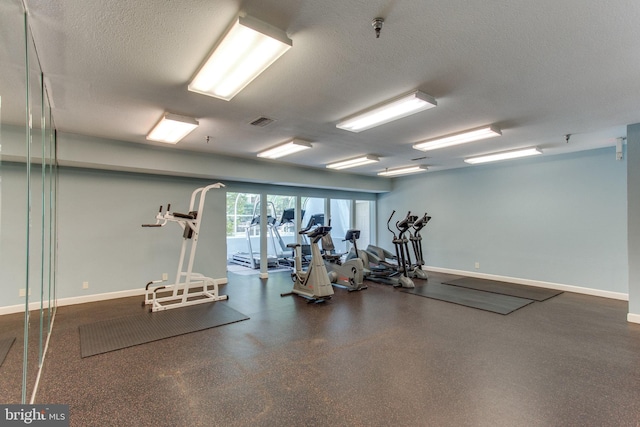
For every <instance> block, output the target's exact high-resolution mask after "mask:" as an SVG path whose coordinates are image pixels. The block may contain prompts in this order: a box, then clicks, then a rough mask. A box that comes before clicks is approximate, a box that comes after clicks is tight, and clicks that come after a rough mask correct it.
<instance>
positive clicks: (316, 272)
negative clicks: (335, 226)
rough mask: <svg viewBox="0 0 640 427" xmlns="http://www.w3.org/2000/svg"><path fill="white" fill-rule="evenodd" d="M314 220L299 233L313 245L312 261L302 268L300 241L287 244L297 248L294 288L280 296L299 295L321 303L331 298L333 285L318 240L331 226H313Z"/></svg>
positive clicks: (293, 273)
mask: <svg viewBox="0 0 640 427" xmlns="http://www.w3.org/2000/svg"><path fill="white" fill-rule="evenodd" d="M313 225H314V221H310V224H309V225H308V226H307V227H306V228H304V229H302V230H300V231H299V232H298V234H300V235H304V236H306V237H307V238H309V241H310V245H311V262H310V263H309V266H308V267H307V270H306V271H303V270H302V250H301V245H300V244H299V243H289V244H288V245H287V246H288V247H290V248H292V249H293V250H295V253H296V257H295V271H294V272H292V273H291V279H292V280H293V289H292V290H291V292H287V293H283V294H280V296H283V297H284V296H287V295H293V294H295V295H299V296H301V297H303V298H306V299H307V300H308V302H314V303H320V302H325V301H326V300H328V299H331V296H332V295H333V287H332V286H331V280H330V279H329V275H328V274H327V268H326V267H325V265H324V259H322V254H321V253H320V248H319V247H318V242H319V241H320V240H321V239H322V238H323V237H324V236H326V235H327V234H329V232H330V231H331V227H328V226H324V225H319V226H317V227H315V228H314V227H313Z"/></svg>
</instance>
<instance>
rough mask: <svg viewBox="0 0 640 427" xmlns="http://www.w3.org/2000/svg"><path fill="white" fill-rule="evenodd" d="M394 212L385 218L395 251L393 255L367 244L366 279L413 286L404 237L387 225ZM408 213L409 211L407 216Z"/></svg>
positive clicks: (406, 286)
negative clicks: (367, 267)
mask: <svg viewBox="0 0 640 427" xmlns="http://www.w3.org/2000/svg"><path fill="white" fill-rule="evenodd" d="M395 213H396V211H395V210H394V211H393V212H391V216H389V219H388V220H387V230H389V232H391V234H392V235H393V240H392V243H393V246H394V248H395V252H396V253H395V255H394V254H392V253H391V252H389V251H387V250H386V249H384V248H381V247H378V246H373V245H369V246H367V249H366V253H367V256H368V257H369V270H371V274H370V275H369V277H367V279H368V280H372V281H374V282H380V283H385V284H387V285H392V286H393V287H396V288H415V284H414V283H413V280H411V278H410V277H409V273H408V269H407V257H406V251H405V246H406V242H405V240H406V239H405V238H404V237H403V236H402V235H396V233H395V232H394V231H393V230H392V229H391V227H390V225H389V224H390V223H391V219H392V218H393V215H394V214H395ZM409 215H410V213H409V214H408V215H407V216H409ZM398 223H399V222H398ZM396 225H397V224H396Z"/></svg>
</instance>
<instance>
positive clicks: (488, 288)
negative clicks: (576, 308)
mask: <svg viewBox="0 0 640 427" xmlns="http://www.w3.org/2000/svg"><path fill="white" fill-rule="evenodd" d="M444 283H445V284H447V285H453V286H460V287H462V288H468V289H476V290H478V291H485V292H493V293H496V294H502V295H510V296H512V297H518V298H527V299H532V300H534V301H544V300H547V299H549V298H551V297H555V296H556V295H560V294H561V293H562V291H556V290H555V289H547V288H538V287H535V286H526V285H518V284H516V283H507V282H498V281H495V280H486V279H477V278H475V277H464V278H462V279H456V280H451V281H448V282H444Z"/></svg>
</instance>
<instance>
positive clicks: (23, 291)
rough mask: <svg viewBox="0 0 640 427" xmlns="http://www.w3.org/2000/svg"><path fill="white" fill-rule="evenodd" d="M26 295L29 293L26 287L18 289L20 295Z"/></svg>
mask: <svg viewBox="0 0 640 427" xmlns="http://www.w3.org/2000/svg"><path fill="white" fill-rule="evenodd" d="M26 295H27V291H26V290H25V288H20V289H18V296H19V297H24V296H26ZM29 296H31V289H29Z"/></svg>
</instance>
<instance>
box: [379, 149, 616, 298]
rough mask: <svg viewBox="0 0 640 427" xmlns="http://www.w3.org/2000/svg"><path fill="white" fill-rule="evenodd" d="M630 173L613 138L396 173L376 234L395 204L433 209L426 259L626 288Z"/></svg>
mask: <svg viewBox="0 0 640 427" xmlns="http://www.w3.org/2000/svg"><path fill="white" fill-rule="evenodd" d="M625 183H626V164H625V162H624V161H617V160H616V159H615V150H614V149H613V148H605V149H599V150H591V151H585V152H580V153H576V154H572V155H558V156H553V157H551V156H550V157H542V158H536V159H522V160H517V161H511V162H504V163H500V164H494V165H484V166H475V167H468V168H463V169H456V170H449V171H442V172H432V173H424V174H421V175H414V176H410V177H404V178H399V179H397V180H396V181H395V183H394V189H393V191H392V192H391V193H388V194H383V195H380V197H379V201H378V218H380V222H379V224H378V233H379V234H378V236H379V240H382V241H384V244H385V246H386V247H390V246H391V245H390V243H389V240H390V237H389V236H390V233H389V232H388V231H386V229H385V228H384V224H383V222H384V221H386V218H388V216H389V214H390V212H391V211H392V209H395V210H397V214H396V220H397V219H399V218H398V216H404V215H406V213H407V211H408V210H411V211H412V212H414V213H415V214H417V215H419V214H422V213H423V212H425V211H427V212H429V214H430V215H431V216H432V217H433V219H432V220H431V222H430V223H429V224H428V225H427V226H426V227H425V228H424V229H423V232H422V235H423V237H424V248H425V253H426V264H427V265H428V266H435V267H440V268H449V269H455V270H464V271H475V272H481V273H486V274H494V275H499V276H508V277H515V278H521V279H529V280H539V281H546V282H554V283H560V284H566V285H573V286H580V287H586V288H594V289H600V290H607V291H613V292H621V293H627V292H628V285H627V283H628V280H627V255H626V254H627V252H626V245H627V237H626V236H627V218H626V215H627V212H626V185H625ZM383 219H384V221H383ZM475 262H479V263H480V269H475Z"/></svg>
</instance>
